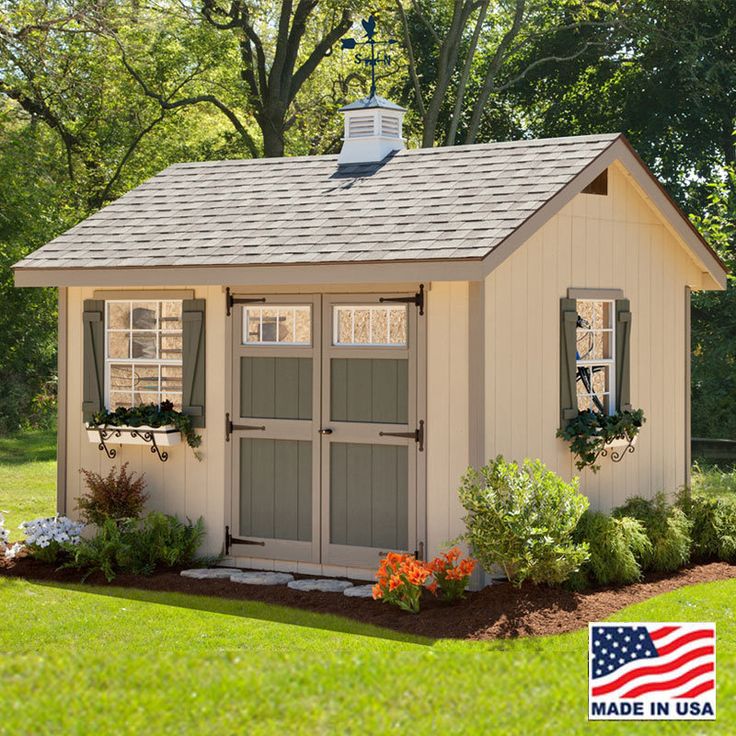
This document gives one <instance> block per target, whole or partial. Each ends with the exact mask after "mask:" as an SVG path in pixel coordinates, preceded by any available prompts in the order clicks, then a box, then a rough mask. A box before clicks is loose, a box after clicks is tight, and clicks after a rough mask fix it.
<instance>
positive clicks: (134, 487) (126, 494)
mask: <svg viewBox="0 0 736 736" xmlns="http://www.w3.org/2000/svg"><path fill="white" fill-rule="evenodd" d="M79 472H80V473H81V474H82V475H83V476H84V482H85V483H86V484H87V488H88V491H87V492H86V493H84V494H82V495H81V496H80V497H79V500H78V501H77V509H78V510H79V511H80V512H81V513H80V516H81V518H82V520H83V521H85V522H87V523H90V524H96V525H97V526H98V527H102V526H103V525H104V523H105V522H106V521H107V520H108V519H112V520H113V521H114V522H115V523H117V524H121V523H124V522H125V521H126V520H128V519H137V518H138V517H139V516H140V515H141V513H142V512H143V507H144V506H145V503H146V501H147V500H148V494H147V493H145V492H144V489H145V487H146V481H145V478H144V476H143V475H140V476H139V477H138V478H135V477H134V476H135V473H134V472H133V473H128V463H123V464H122V465H121V466H120V470H119V471H117V473H116V468H115V466H114V465H113V467H112V468H110V472H109V473H108V474H107V475H106V476H104V477H103V476H102V475H100V474H99V473H94V472H92V471H91V470H85V469H84V468H82V469H81V470H80V471H79Z"/></svg>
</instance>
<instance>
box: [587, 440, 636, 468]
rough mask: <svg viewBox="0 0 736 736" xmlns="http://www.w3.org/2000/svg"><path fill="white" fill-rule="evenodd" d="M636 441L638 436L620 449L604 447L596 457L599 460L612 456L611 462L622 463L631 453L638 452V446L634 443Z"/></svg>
mask: <svg viewBox="0 0 736 736" xmlns="http://www.w3.org/2000/svg"><path fill="white" fill-rule="evenodd" d="M635 440H636V436H634V437H632V438H631V439H629V441H628V442H627V443H626V444H625V445H624V446H623V447H621V448H619V447H604V448H603V449H602V450H601V451H600V452H599V453H598V454H597V455H596V456H595V459H596V460H597V459H598V458H599V457H608V456H609V454H610V457H611V460H612V461H613V462H614V463H620V462H621V461H622V460H623V459H624V457H625V456H626V455H628V454H629V453H631V452H636V446H635V445H634V442H635Z"/></svg>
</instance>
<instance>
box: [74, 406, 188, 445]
mask: <svg viewBox="0 0 736 736" xmlns="http://www.w3.org/2000/svg"><path fill="white" fill-rule="evenodd" d="M89 424H90V426H91V427H140V426H143V425H145V426H147V427H164V426H166V425H167V424H173V425H174V426H175V427H176V428H177V429H178V430H179V431H180V432H181V435H182V437H184V439H185V440H186V442H187V444H188V445H189V447H199V446H200V444H201V443H202V437H201V436H200V435H198V434H197V433H196V432H195V431H194V427H193V426H192V418H191V417H190V416H189V415H188V414H184V413H182V412H180V411H176V409H174V405H173V404H172V403H171V402H170V401H162V402H161V404H141V405H140V406H134V407H131V408H127V407H123V406H119V407H118V408H117V409H115V411H107V410H106V409H104V410H102V411H98V412H97V413H96V414H93V415H92V419H91V420H90V422H89Z"/></svg>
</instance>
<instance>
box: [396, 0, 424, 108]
mask: <svg viewBox="0 0 736 736" xmlns="http://www.w3.org/2000/svg"><path fill="white" fill-rule="evenodd" d="M396 7H397V8H398V10H399V16H401V25H402V27H403V29H404V40H405V42H406V56H407V59H408V61H409V77H410V78H411V83H412V84H413V85H414V97H415V98H416V101H417V112H418V113H419V116H420V117H421V118H422V122H424V120H425V118H426V117H427V108H426V107H425V106H424V99H423V98H422V86H421V84H420V83H419V75H418V74H417V62H416V58H415V56H414V46H413V44H412V42H411V34H410V33H409V21H408V20H407V17H406V11H405V10H404V5H403V4H402V2H401V0H396Z"/></svg>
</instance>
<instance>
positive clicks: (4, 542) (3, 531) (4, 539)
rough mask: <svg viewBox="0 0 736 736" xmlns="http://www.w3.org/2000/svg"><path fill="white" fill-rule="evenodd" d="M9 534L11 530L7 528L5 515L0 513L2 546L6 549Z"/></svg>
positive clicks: (0, 546) (0, 545)
mask: <svg viewBox="0 0 736 736" xmlns="http://www.w3.org/2000/svg"><path fill="white" fill-rule="evenodd" d="M9 536H10V530H8V529H6V528H5V517H4V516H3V515H2V513H0V548H2V549H5V547H6V546H7V544H8V537H9Z"/></svg>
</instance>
